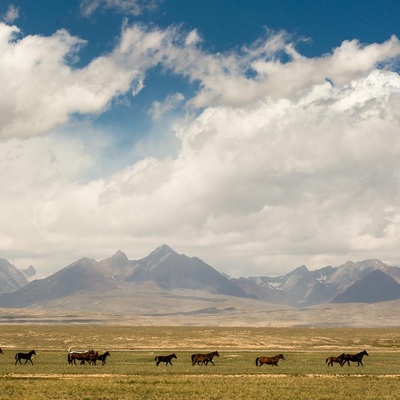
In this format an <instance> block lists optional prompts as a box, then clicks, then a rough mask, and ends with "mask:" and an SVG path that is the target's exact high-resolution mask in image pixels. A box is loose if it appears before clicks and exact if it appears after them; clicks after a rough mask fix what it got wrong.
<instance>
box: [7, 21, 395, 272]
mask: <svg viewBox="0 0 400 400" xmlns="http://www.w3.org/2000/svg"><path fill="white" fill-rule="evenodd" d="M18 34H19V32H18V30H17V28H16V27H10V26H7V25H5V24H3V25H0V47H1V50H2V51H0V54H1V56H0V68H2V72H8V76H7V78H8V79H5V78H4V79H3V78H2V76H3V74H2V73H1V74H0V80H1V79H3V81H2V84H5V85H6V86H5V88H6V89H5V90H7V92H6V93H7V94H8V95H7V96H3V97H2V99H1V100H0V101H2V102H3V104H2V106H1V108H0V109H1V110H7V111H5V112H4V113H3V114H2V115H1V116H0V127H1V132H2V135H3V138H4V137H5V138H8V140H6V141H5V142H4V146H2V147H1V153H0V160H1V161H2V163H3V166H2V171H3V174H2V175H1V180H2V182H1V183H2V186H1V187H2V188H3V192H2V195H1V196H0V206H1V207H2V209H3V210H4V209H5V210H9V212H8V213H3V214H2V216H1V218H0V226H1V227H2V228H1V231H0V243H1V244H2V249H5V253H4V256H7V254H9V255H11V256H12V257H15V258H17V254H21V253H22V252H27V251H30V252H31V254H33V255H32V257H33V258H34V257H35V252H36V257H37V260H38V262H39V263H42V265H45V264H46V262H47V264H48V263H49V261H48V260H47V261H46V257H50V255H49V253H54V252H58V254H59V257H60V258H59V260H60V259H67V258H68V257H70V259H69V261H71V262H72V261H75V259H76V258H77V257H78V256H91V257H96V258H101V257H107V256H109V255H110V253H111V252H112V251H115V250H117V249H119V248H120V249H122V250H124V251H125V252H127V254H128V256H129V257H131V258H140V257H143V256H146V255H147V252H149V251H151V250H153V249H154V248H155V247H156V246H157V245H159V244H161V243H165V242H167V243H168V244H169V245H171V246H172V247H174V248H175V249H176V250H177V251H178V252H184V253H186V254H188V255H196V256H199V257H201V258H203V259H204V260H205V261H207V262H209V263H211V264H212V265H214V266H215V267H216V268H217V269H219V270H222V271H225V272H227V273H230V274H232V275H249V274H263V273H270V272H271V271H274V272H278V271H282V270H286V271H287V270H290V269H292V268H293V267H294V266H297V265H299V264H307V265H309V266H310V267H313V266H323V265H327V264H330V263H334V264H337V263H338V262H340V261H342V262H344V261H346V260H347V259H348V258H353V259H354V258H357V259H360V258H369V257H377V258H382V259H383V260H384V261H386V262H393V263H396V260H398V259H399V256H400V253H398V250H397V247H398V246H397V244H398V241H399V238H400V208H399V206H398V204H400V193H399V188H398V180H399V176H398V172H397V171H399V170H400V165H399V163H400V158H399V154H400V138H399V136H398V132H399V128H400V112H399V110H400V107H399V106H400V78H399V75H398V73H397V72H396V71H391V69H390V65H392V61H393V60H394V59H396V58H398V57H399V54H400V44H399V41H398V39H397V38H395V37H392V38H389V39H388V40H387V41H386V42H384V43H381V44H369V45H365V44H360V43H359V42H357V41H355V40H352V41H346V42H344V43H342V44H341V45H339V46H338V47H337V48H336V49H334V50H333V51H332V53H329V54H325V55H322V56H320V57H315V58H312V59H309V58H306V57H303V56H302V55H301V54H299V53H297V51H296V50H295V46H294V45H293V44H291V43H290V42H289V41H288V37H287V36H285V35H284V34H283V33H281V32H280V33H277V34H275V35H273V36H271V37H267V38H262V39H260V40H259V41H257V42H256V43H254V44H253V45H252V46H249V47H248V48H246V49H242V50H241V51H240V52H229V53H224V54H221V53H219V54H211V53H207V52H205V51H204V50H203V49H202V48H201V47H200V41H199V40H197V39H196V37H195V35H194V34H192V33H189V34H188V35H186V34H184V33H182V32H180V31H179V30H178V29H177V28H169V29H166V30H161V29H153V30H147V29H144V28H143V27H140V26H125V27H124V29H123V30H122V32H121V39H120V41H119V42H118V43H117V45H116V46H115V48H114V49H113V50H112V51H111V52H110V53H109V54H105V55H102V56H101V57H98V58H96V59H94V60H93V61H92V62H91V63H89V64H88V65H87V66H85V67H83V68H82V69H74V68H72V67H71V65H70V64H69V63H68V61H67V59H68V57H70V56H71V54H74V53H76V51H77V50H78V49H79V47H80V46H82V45H84V43H83V42H82V40H81V39H79V38H75V37H72V36H70V35H69V34H68V33H67V32H64V31H59V32H57V33H56V34H54V35H53V36H51V37H38V36H29V37H24V38H18ZM15 35H17V36H15ZM28 44H29V46H28ZM29 49H30V51H29ZM50 49H52V51H50ZM281 52H284V53H285V54H286V55H290V57H289V61H288V62H286V63H283V62H281V61H280V58H279V56H278V54H279V53H281ZM3 54H6V56H4V55H3ZM349 60H351V62H349ZM7 63H8V64H7ZM6 65H8V66H9V68H5V66H6ZM158 65H162V67H163V68H165V69H166V70H168V71H169V72H171V73H173V74H176V75H178V76H184V77H186V78H187V79H188V80H189V81H191V82H197V83H198V87H199V90H198V91H197V92H196V93H195V94H194V97H193V98H192V99H187V101H186V99H184V98H183V96H181V95H179V94H171V95H170V96H169V97H167V98H166V99H165V101H164V102H163V103H156V102H155V103H153V107H152V110H151V112H152V115H153V117H154V118H155V119H157V118H158V117H161V115H163V113H165V112H168V111H170V110H172V109H173V108H174V107H177V106H183V107H186V106H187V105H191V106H192V107H194V108H195V109H196V111H197V114H196V113H193V114H191V113H188V114H186V115H185V117H183V118H182V116H180V118H179V119H176V120H174V121H173V122H172V123H171V125H170V126H168V127H166V128H165V129H169V130H173V131H174V132H175V135H176V137H177V139H178V140H179V144H180V147H179V152H178V154H177V155H170V156H169V157H163V158H160V159H157V158H155V157H143V158H142V159H141V160H139V161H138V162H136V163H132V165H128V166H126V167H124V168H123V169H121V170H118V171H116V172H114V173H113V174H112V175H110V176H103V177H96V178H95V179H88V178H87V176H88V175H89V174H88V171H90V170H91V169H92V168H93V166H94V165H96V163H97V161H98V159H96V157H98V155H97V154H96V152H95V151H94V150H93V149H92V150H91V151H88V148H86V147H85V144H84V142H82V141H80V140H79V139H76V137H75V139H72V138H71V139H68V137H66V136H65V135H64V136H62V138H63V139H62V141H61V142H60V143H59V142H58V140H59V139H57V138H55V137H54V135H48V136H41V137H35V135H36V136H37V135H43V134H44V133H46V132H49V131H50V130H51V129H54V128H55V127H57V126H60V124H63V123H64V122H65V121H68V120H69V118H70V115H71V113H74V112H79V113H82V114H86V113H89V114H90V113H101V112H102V111H104V110H105V109H107V107H108V106H109V104H110V101H111V100H112V99H114V98H115V97H117V96H120V95H124V94H126V93H128V92H129V91H131V92H132V93H133V94H135V93H137V91H138V90H140V88H141V87H143V84H144V80H145V78H146V73H147V71H148V70H149V69H151V68H153V67H155V66H158ZM377 66H379V68H378V67H377ZM250 70H251V71H252V73H251V74H250V73H249V71H250ZM10 71H14V72H15V71H17V72H18V73H14V74H13V73H11V72H10ZM33 72H34V73H33ZM116 76H118V79H115V77H116ZM327 77H328V78H329V80H331V81H332V82H333V83H334V85H332V84H330V83H329V82H328V81H327V80H326V78H327ZM44 82H46V85H48V86H50V88H51V90H50V89H49V90H48V89H47V87H46V85H44ZM7 84H9V85H10V86H9V87H7ZM24 93H25V94H26V93H29V94H31V96H23V94H24ZM13 94H14V95H13ZM32 96H33V97H34V98H35V101H33V100H31V97H32ZM17 105H18V107H17ZM7 107H8V108H7ZM50 111H51V113H50ZM21 138H29V139H28V140H21ZM56 139H57V140H56ZM36 159H38V160H39V162H38V163H37V164H35V160H36ZM21 160H23V162H20V161H21ZM30 164H33V165H32V166H31V169H30ZM5 171H10V174H8V173H6V172H5ZM84 178H86V179H84ZM28 193H29V195H27V194H28ZM15 221H18V223H15ZM12 257H11V258H12ZM63 257H64V258H63ZM52 261H53V260H52ZM63 266H65V265H58V267H63Z"/></svg>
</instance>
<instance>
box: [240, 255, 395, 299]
mask: <svg viewBox="0 0 400 400" xmlns="http://www.w3.org/2000/svg"><path fill="white" fill-rule="evenodd" d="M376 270H378V271H382V272H383V271H384V273H385V274H387V275H388V276H391V277H392V278H393V279H394V280H395V281H396V279H397V282H400V268H398V267H389V266H387V265H386V264H384V263H382V262H381V261H379V260H375V259H373V260H366V261H361V262H357V263H354V262H350V261H349V262H347V263H346V264H344V265H342V266H340V267H332V266H328V267H325V268H321V269H319V270H315V271H309V270H308V269H307V267H306V266H304V265H303V266H301V267H298V268H296V269H295V270H293V271H291V272H289V273H288V274H286V275H282V276H278V277H267V276H264V277H257V278H254V277H253V278H240V279H235V280H234V281H235V282H236V283H237V284H238V285H240V286H241V287H242V288H243V290H244V291H245V292H246V293H247V294H248V295H251V294H253V295H254V296H256V297H257V298H259V299H260V300H268V301H270V302H273V303H278V304H288V305H292V306H295V307H308V306H310V305H316V304H320V303H328V302H331V301H333V300H334V299H335V298H336V297H337V296H338V295H339V294H340V293H343V292H344V291H346V290H349V291H350V292H351V291H352V290H353V289H351V287H352V285H354V284H355V283H356V282H358V281H360V280H361V279H363V278H364V277H366V276H367V275H368V274H370V273H371V272H373V271H376ZM380 290H383V291H384V290H385V289H384V288H383V287H382V286H381V287H380ZM376 298H377V297H376ZM382 298H385V297H384V295H382ZM382 301H383V300H382Z"/></svg>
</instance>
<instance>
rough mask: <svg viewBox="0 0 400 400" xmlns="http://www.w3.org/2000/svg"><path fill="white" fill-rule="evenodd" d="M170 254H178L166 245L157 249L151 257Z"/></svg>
mask: <svg viewBox="0 0 400 400" xmlns="http://www.w3.org/2000/svg"><path fill="white" fill-rule="evenodd" d="M170 253H176V252H175V251H174V250H172V249H171V247H169V246H167V245H166V244H163V245H161V246H160V247H157V248H156V249H155V250H154V251H153V252H152V253H151V254H150V255H158V256H163V255H166V254H170Z"/></svg>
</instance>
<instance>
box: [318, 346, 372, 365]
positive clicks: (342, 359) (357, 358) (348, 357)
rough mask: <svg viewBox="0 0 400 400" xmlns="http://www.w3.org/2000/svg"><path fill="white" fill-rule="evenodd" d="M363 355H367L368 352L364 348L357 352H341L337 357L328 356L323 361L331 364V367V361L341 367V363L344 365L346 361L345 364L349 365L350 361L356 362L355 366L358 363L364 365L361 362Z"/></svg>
mask: <svg viewBox="0 0 400 400" xmlns="http://www.w3.org/2000/svg"><path fill="white" fill-rule="evenodd" d="M364 356H368V353H367V352H366V350H363V351H361V352H360V353H357V354H345V353H342V354H341V355H340V356H338V357H328V358H327V359H326V360H325V362H326V363H328V367H329V365H331V366H332V367H333V363H338V364H339V365H340V366H341V367H343V365H345V364H346V363H347V365H349V366H350V361H351V362H356V363H357V367H358V366H359V365H361V366H364V364H363V363H362V359H363V357H364Z"/></svg>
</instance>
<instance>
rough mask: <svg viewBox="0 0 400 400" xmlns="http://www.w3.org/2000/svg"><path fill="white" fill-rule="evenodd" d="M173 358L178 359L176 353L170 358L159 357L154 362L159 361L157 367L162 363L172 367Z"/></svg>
mask: <svg viewBox="0 0 400 400" xmlns="http://www.w3.org/2000/svg"><path fill="white" fill-rule="evenodd" d="M173 358H178V357H177V356H176V354H175V353H173V354H170V355H169V356H157V357H156V358H155V359H154V361H157V362H156V365H157V366H158V365H159V364H160V362H165V365H168V364H171V365H172V362H171V360H172V359H173Z"/></svg>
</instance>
